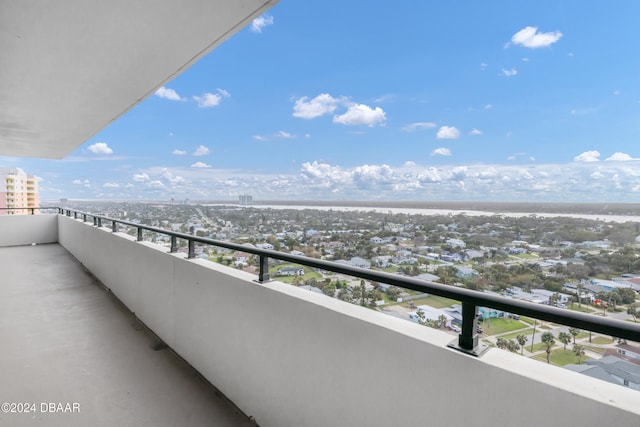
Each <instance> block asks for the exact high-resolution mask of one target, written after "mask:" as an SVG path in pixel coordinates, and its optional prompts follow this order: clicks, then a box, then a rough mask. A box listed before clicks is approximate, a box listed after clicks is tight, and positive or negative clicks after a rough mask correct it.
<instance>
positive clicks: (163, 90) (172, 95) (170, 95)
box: [155, 86, 183, 101]
mask: <svg viewBox="0 0 640 427" xmlns="http://www.w3.org/2000/svg"><path fill="white" fill-rule="evenodd" d="M155 95H156V96H159V97H160V98H163V99H168V100H170V101H183V98H182V97H181V96H180V95H178V93H177V92H176V91H175V90H173V89H170V88H167V87H164V86H162V87H160V89H158V90H156V92H155Z"/></svg>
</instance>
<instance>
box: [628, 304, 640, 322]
mask: <svg viewBox="0 0 640 427" xmlns="http://www.w3.org/2000/svg"><path fill="white" fill-rule="evenodd" d="M627 314H628V315H630V316H632V317H633V321H634V322H637V321H638V308H637V307H636V305H635V304H632V305H630V306H629V307H627Z"/></svg>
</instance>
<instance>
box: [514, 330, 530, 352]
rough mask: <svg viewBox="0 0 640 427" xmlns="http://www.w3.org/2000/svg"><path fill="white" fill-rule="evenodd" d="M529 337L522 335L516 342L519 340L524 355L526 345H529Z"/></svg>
mask: <svg viewBox="0 0 640 427" xmlns="http://www.w3.org/2000/svg"><path fill="white" fill-rule="evenodd" d="M527 339H528V338H527V336H526V335H524V334H520V335H518V336H517V337H516V340H518V344H520V354H521V355H524V345H525V344H526V343H527Z"/></svg>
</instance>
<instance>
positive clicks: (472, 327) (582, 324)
mask: <svg viewBox="0 0 640 427" xmlns="http://www.w3.org/2000/svg"><path fill="white" fill-rule="evenodd" d="M38 209H58V213H59V214H61V215H66V216H68V217H71V216H73V217H74V218H75V219H80V218H79V217H81V219H82V220H83V222H87V221H88V220H89V219H92V220H93V224H94V225H95V226H97V227H102V225H103V222H104V221H106V222H107V223H111V228H110V230H111V231H112V232H116V231H117V230H118V224H122V225H126V226H129V227H135V228H137V231H138V232H137V240H138V241H141V240H142V231H143V230H146V231H151V232H155V233H159V234H164V235H167V236H170V238H171V249H170V251H171V252H176V250H177V243H176V242H177V239H183V240H186V241H187V242H188V255H187V256H188V258H194V257H195V243H202V244H206V245H211V246H217V247H222V248H226V249H231V250H237V251H242V252H246V253H250V254H253V255H256V256H258V257H259V259H260V262H259V274H258V282H259V283H266V282H269V281H270V277H269V259H270V258H273V259H277V260H280V261H287V262H291V263H295V264H299V265H304V266H307V267H311V268H317V269H322V270H326V271H331V272H334V273H341V274H346V275H349V276H354V277H358V278H361V279H366V280H369V281H374V282H379V283H387V284H389V285H393V286H397V287H400V288H405V289H411V290H414V291H418V292H422V293H428V294H433V295H438V296H441V297H445V298H450V299H454V300H457V301H460V302H461V304H462V332H461V333H460V334H459V336H458V340H457V341H456V342H453V343H451V344H450V346H451V347H453V348H456V349H458V350H461V351H464V352H466V353H469V354H473V355H476V356H478V355H480V354H481V353H482V352H483V351H484V350H485V349H486V348H485V347H486V346H483V345H481V344H480V343H479V339H478V332H477V316H478V307H489V308H493V309H496V310H501V311H505V312H508V313H513V314H518V315H523V316H529V317H533V318H535V319H540V320H545V321H549V322H554V323H559V324H563V325H566V326H571V327H575V328H578V329H584V330H589V331H593V332H598V333H602V334H605V335H610V336H613V337H616V338H622V339H625V340H630V341H640V325H638V324H635V323H631V322H625V321H621V320H616V319H608V318H604V317H598V316H595V315H592V314H587V313H582V312H576V311H570V310H565V309H560V308H556V307H551V306H546V305H540V304H534V303H531V302H527V301H521V300H514V299H511V298H506V297H502V296H498V295H491V294H487V293H483V292H479V291H474V290H471V289H466V288H459V287H454V286H448V285H443V284H441V283H434V282H429V281H426V280H421V279H417V278H415V277H407V276H400V275H397V274H392V273H387V272H384V271H375V270H368V269H365V268H360V267H353V266H350V265H345V264H338V263H336V262H331V261H325V260H320V259H315V258H309V257H305V256H299V255H292V254H287V253H284V252H278V251H274V250H267V249H259V248H256V247H250V246H243V245H240V244H237V243H231V242H224V241H220V240H214V239H209V238H206V237H198V236H194V235H191V234H186V233H178V232H175V231H169V230H164V229H161V228H157V227H152V226H148V225H143V224H137V223H134V222H130V221H124V220H119V219H114V218H109V217H105V216H101V215H95V214H91V213H86V212H80V211H76V210H71V209H67V208H38Z"/></svg>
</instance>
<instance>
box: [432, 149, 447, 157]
mask: <svg viewBox="0 0 640 427" xmlns="http://www.w3.org/2000/svg"><path fill="white" fill-rule="evenodd" d="M431 155H432V156H450V155H451V150H449V149H448V148H445V147H440V148H436V149H435V150H433V151H432V152H431Z"/></svg>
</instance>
